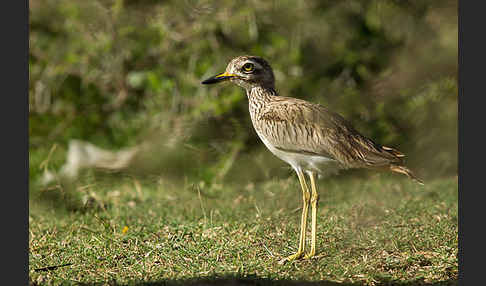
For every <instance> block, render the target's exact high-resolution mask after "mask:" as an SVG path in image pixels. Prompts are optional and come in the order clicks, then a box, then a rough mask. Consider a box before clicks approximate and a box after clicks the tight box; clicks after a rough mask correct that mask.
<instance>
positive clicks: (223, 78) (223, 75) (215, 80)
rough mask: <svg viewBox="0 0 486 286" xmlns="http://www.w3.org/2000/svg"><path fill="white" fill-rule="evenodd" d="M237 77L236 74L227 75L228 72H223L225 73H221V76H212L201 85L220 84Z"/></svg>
mask: <svg viewBox="0 0 486 286" xmlns="http://www.w3.org/2000/svg"><path fill="white" fill-rule="evenodd" d="M235 76H236V75H234V74H230V73H226V72H223V73H220V74H217V75H215V76H212V77H210V78H208V79H206V80H203V81H202V82H201V83H202V84H213V83H218V82H222V81H226V80H228V79H231V78H233V77H235Z"/></svg>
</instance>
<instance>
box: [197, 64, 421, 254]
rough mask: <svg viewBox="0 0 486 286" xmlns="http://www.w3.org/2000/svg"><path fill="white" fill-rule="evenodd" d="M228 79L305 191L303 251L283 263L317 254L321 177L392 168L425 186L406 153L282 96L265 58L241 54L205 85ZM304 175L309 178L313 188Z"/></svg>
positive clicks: (258, 129) (257, 127)
mask: <svg viewBox="0 0 486 286" xmlns="http://www.w3.org/2000/svg"><path fill="white" fill-rule="evenodd" d="M223 81H230V82H232V83H235V84H237V85H239V86H241V87H243V88H244V89H245V90H246V95H247V96H248V101H249V111H250V116H251V121H252V123H253V127H254V128H255V130H256V133H257V134H258V136H259V137H260V139H261V140H262V141H263V143H264V144H265V146H266V147H267V148H268V149H269V150H270V151H271V152H272V153H273V154H274V155H275V156H277V157H279V158H280V159H282V160H283V161H285V162H287V163H288V164H290V166H292V168H293V169H294V170H295V172H296V173H297V176H298V178H299V182H300V186H301V188H302V199H303V208H302V217H301V225H300V237H299V247H298V250H297V252H296V253H295V254H293V255H290V256H289V257H286V258H284V259H282V260H281V261H280V262H281V263H283V262H285V261H292V260H295V259H299V258H310V257H312V256H314V255H315V253H316V223H317V202H318V199H319V194H318V193H317V188H316V175H317V174H323V175H325V174H330V173H334V172H335V171H336V170H339V169H348V168H370V169H382V170H390V171H393V172H397V173H402V174H405V175H407V176H408V177H409V178H411V179H413V180H415V181H417V182H419V183H421V184H422V182H421V181H420V180H419V179H418V178H417V177H415V175H414V174H413V173H412V171H411V170H409V169H408V168H407V167H405V166H404V165H403V162H402V157H404V156H405V155H403V154H402V153H400V152H399V151H398V150H396V149H394V148H390V147H386V146H382V145H380V144H377V143H375V142H373V141H372V140H371V139H369V138H366V137H365V136H363V135H361V134H360V133H358V131H356V130H355V129H354V128H353V127H352V126H351V124H350V123H349V122H347V121H346V120H345V119H344V118H342V117H341V116H340V115H338V114H336V113H334V112H332V111H330V110H328V109H327V108H326V107H324V106H322V105H319V104H315V103H311V102H308V101H304V100H301V99H297V98H292V97H284V96H279V95H278V94H277V91H276V90H275V78H274V74H273V70H272V68H271V67H270V65H269V64H268V62H267V61H265V60H264V59H263V58H261V57H257V56H240V57H237V58H234V59H233V60H231V62H230V63H229V64H228V66H227V67H226V71H225V72H223V73H220V74H218V75H215V76H213V77H211V78H208V79H206V80H204V81H203V82H202V84H213V83H219V82H223ZM304 173H307V175H308V176H309V178H310V186H311V188H310V190H309V188H308V186H307V183H306V178H305V176H304ZM309 204H310V205H311V207H312V210H311V215H312V221H311V223H312V225H311V227H312V230H311V248H310V252H309V253H307V254H306V255H304V250H305V236H306V224H307V214H308V208H309Z"/></svg>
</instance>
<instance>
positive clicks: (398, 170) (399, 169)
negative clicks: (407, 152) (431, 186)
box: [390, 164, 424, 185]
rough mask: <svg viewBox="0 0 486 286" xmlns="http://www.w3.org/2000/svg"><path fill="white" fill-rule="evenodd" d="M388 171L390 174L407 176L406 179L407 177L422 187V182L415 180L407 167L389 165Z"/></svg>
mask: <svg viewBox="0 0 486 286" xmlns="http://www.w3.org/2000/svg"><path fill="white" fill-rule="evenodd" d="M390 170H391V171H392V172H396V173H401V174H405V175H407V177H409V178H410V179H412V180H414V181H415V182H417V183H419V184H421V185H424V182H423V181H422V180H420V179H419V178H417V177H416V176H415V175H414V174H413V172H412V171H411V170H410V169H408V168H407V167H405V166H402V165H394V164H391V165H390Z"/></svg>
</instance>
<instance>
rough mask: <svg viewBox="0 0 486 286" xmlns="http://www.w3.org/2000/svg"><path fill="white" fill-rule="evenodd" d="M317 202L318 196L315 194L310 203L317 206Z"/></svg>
mask: <svg viewBox="0 0 486 286" xmlns="http://www.w3.org/2000/svg"><path fill="white" fill-rule="evenodd" d="M318 201H319V195H318V194H315V195H313V196H312V198H311V200H310V202H311V203H313V204H317V202H318Z"/></svg>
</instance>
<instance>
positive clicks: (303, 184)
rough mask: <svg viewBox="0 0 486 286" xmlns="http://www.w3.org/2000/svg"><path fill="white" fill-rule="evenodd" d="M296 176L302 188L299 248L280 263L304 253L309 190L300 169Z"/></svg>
mask: <svg viewBox="0 0 486 286" xmlns="http://www.w3.org/2000/svg"><path fill="white" fill-rule="evenodd" d="M297 176H298V177H299V182H300V187H301V188H302V201H303V206H302V218H301V221H300V237H299V249H298V250H297V252H296V253H295V254H292V255H290V256H289V257H286V258H284V259H282V260H280V263H281V264H282V263H284V262H285V261H292V260H295V259H299V258H301V257H302V256H303V254H304V248H305V232H306V228H307V213H308V210H309V201H310V192H309V188H308V187H307V183H306V182H305V176H304V174H303V173H302V171H301V170H298V171H297Z"/></svg>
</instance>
